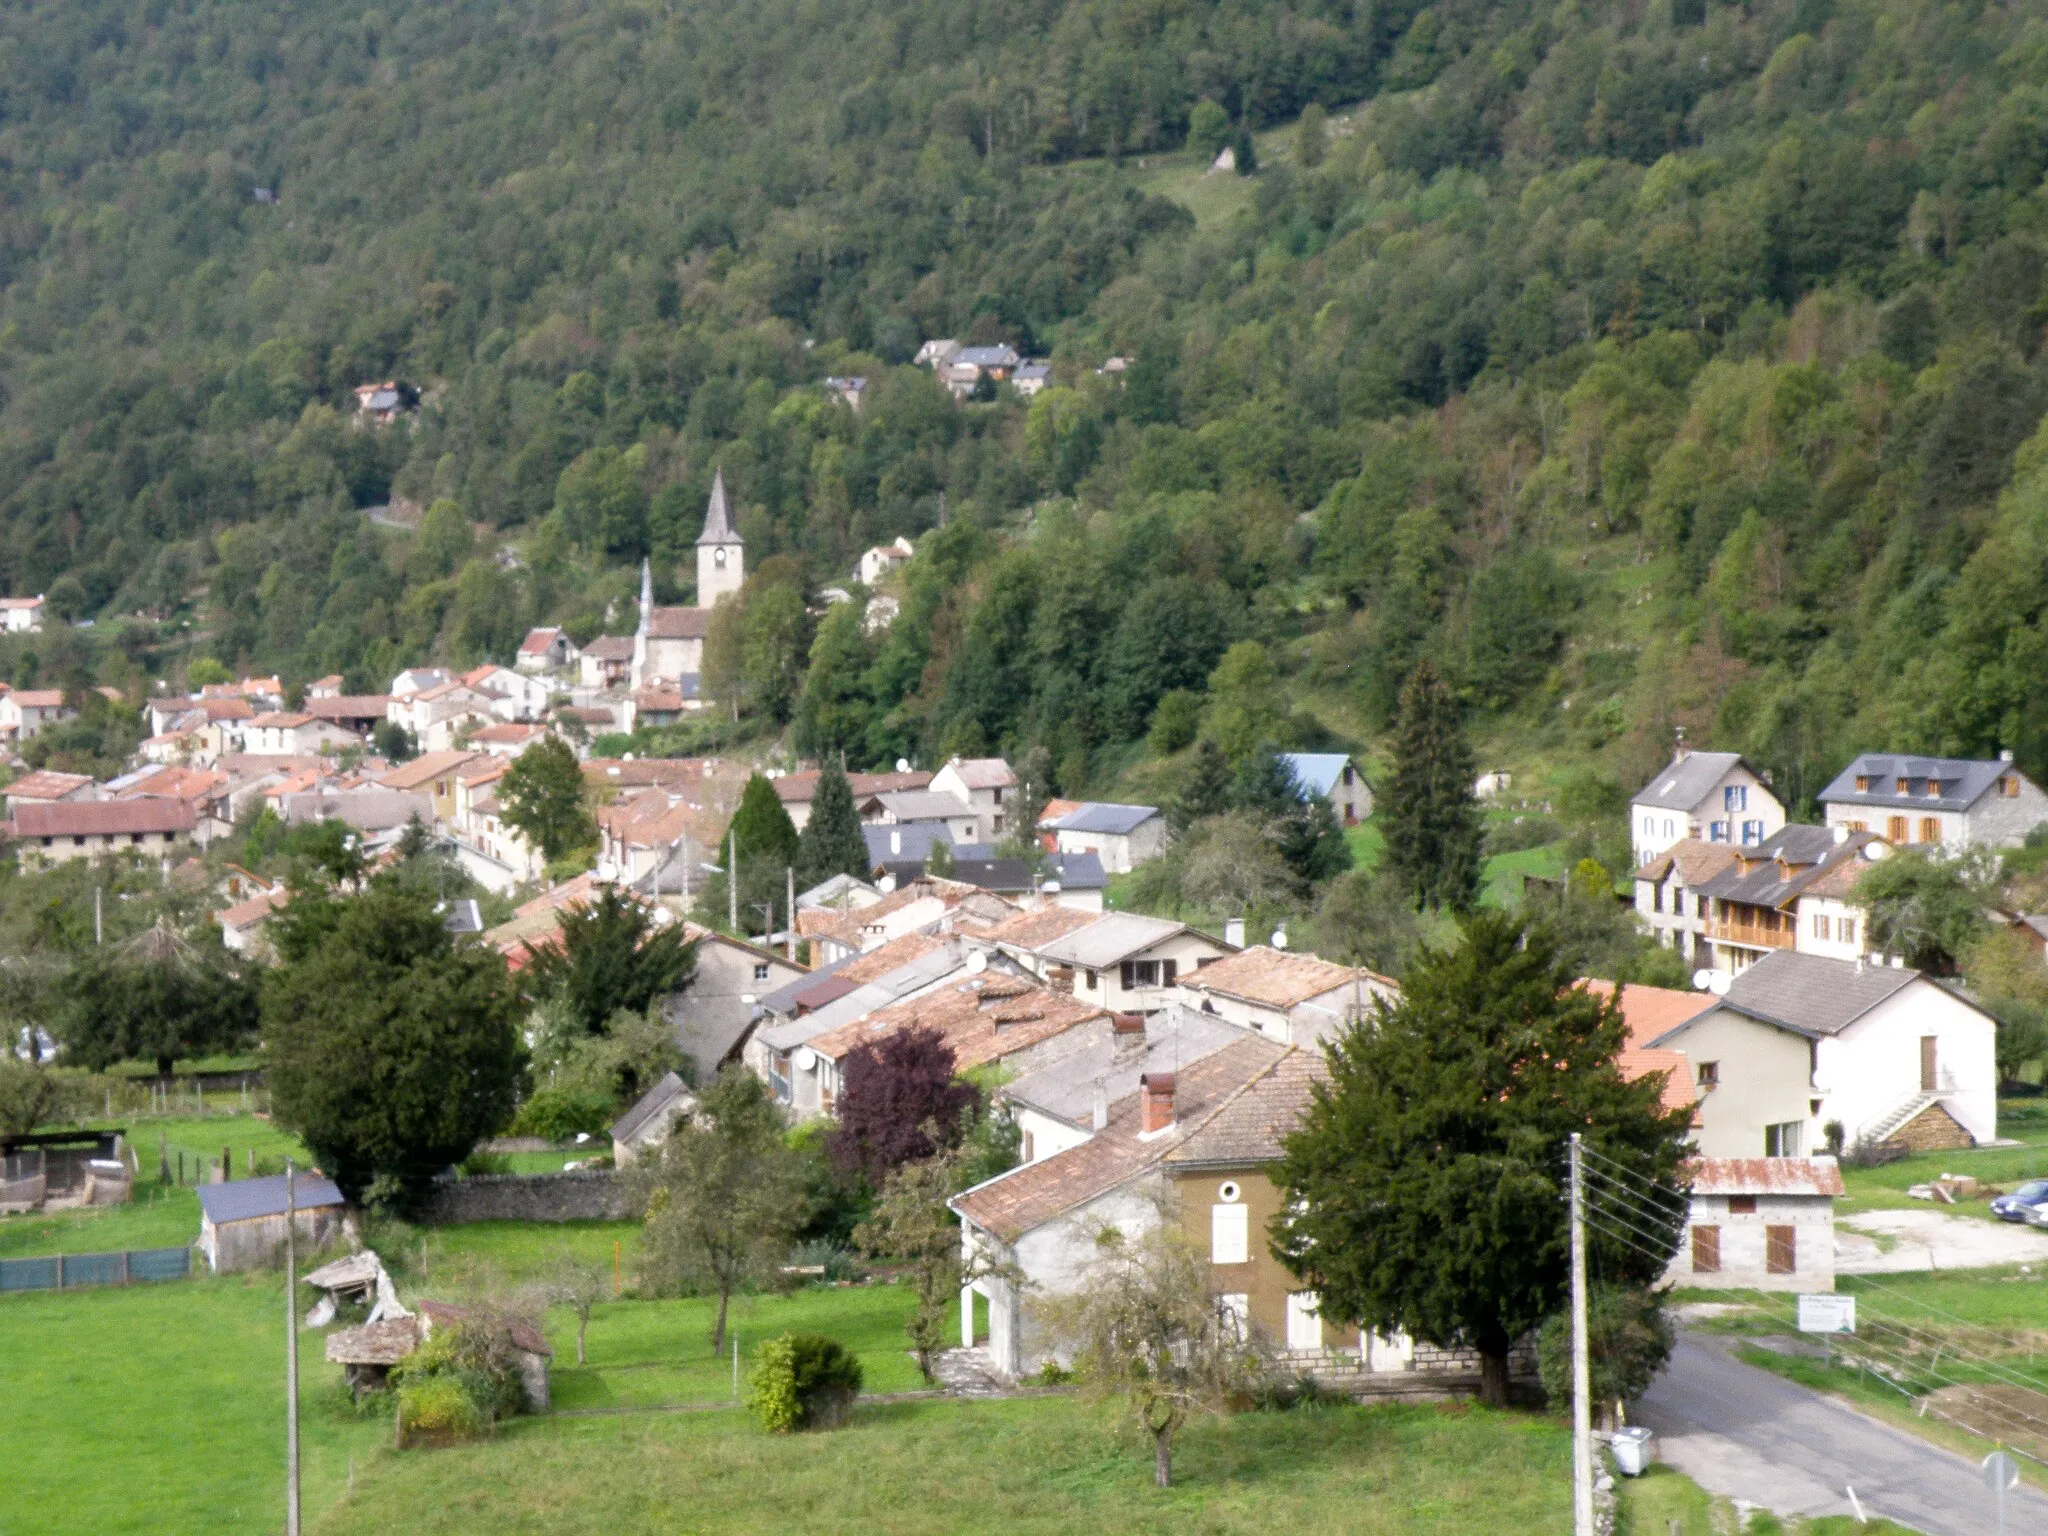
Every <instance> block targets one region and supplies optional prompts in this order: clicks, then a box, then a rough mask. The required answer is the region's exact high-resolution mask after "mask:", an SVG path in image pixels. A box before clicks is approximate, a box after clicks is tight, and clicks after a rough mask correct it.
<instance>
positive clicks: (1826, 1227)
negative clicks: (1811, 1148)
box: [1665, 1157, 1842, 1291]
mask: <svg viewBox="0 0 2048 1536" xmlns="http://www.w3.org/2000/svg"><path fill="white" fill-rule="evenodd" d="M1685 1172H1686V1173H1687V1174H1688V1175H1689V1176H1690V1177H1691V1180H1692V1199H1691V1205H1690V1207H1689V1209H1688V1210H1687V1212H1686V1232H1685V1241H1684V1242H1683V1243H1682V1244H1681V1245H1680V1247H1679V1250H1678V1253H1677V1256H1676V1257H1674V1258H1673V1259H1672V1261H1671V1267H1670V1268H1669V1269H1667V1270H1666V1271H1665V1278H1666V1279H1667V1280H1669V1281H1670V1282H1671V1283H1672V1284H1674V1285H1684V1286H1693V1287H1700V1288H1709V1289H1721V1290H1744V1291H1832V1290H1833V1289H1834V1288H1835V1197H1836V1196H1838V1195H1840V1194H1841V1193H1842V1170H1841V1169H1840V1167H1839V1166H1837V1164H1836V1162H1835V1160H1834V1159H1833V1158H1831V1157H1703V1158H1699V1159H1697V1160H1695V1161H1693V1162H1690V1163H1688V1164H1686V1166H1685Z"/></svg>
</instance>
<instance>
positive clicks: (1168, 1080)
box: [1138, 1072, 1173, 1136]
mask: <svg viewBox="0 0 2048 1536" xmlns="http://www.w3.org/2000/svg"><path fill="white" fill-rule="evenodd" d="M1138 1093H1139V1103H1138V1130H1139V1133H1140V1134H1141V1135H1145V1136H1152V1135H1156V1134H1157V1133H1159V1132H1160V1131H1165V1130H1171V1129H1172V1128H1173V1074H1172V1073H1171V1072H1147V1073H1146V1074H1145V1075H1144V1076H1142V1077H1140V1078H1139V1079H1138Z"/></svg>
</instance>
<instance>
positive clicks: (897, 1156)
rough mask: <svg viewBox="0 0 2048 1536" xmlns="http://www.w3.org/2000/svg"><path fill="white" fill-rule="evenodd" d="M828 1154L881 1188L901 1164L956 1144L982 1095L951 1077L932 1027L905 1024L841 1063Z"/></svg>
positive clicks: (948, 1051)
mask: <svg viewBox="0 0 2048 1536" xmlns="http://www.w3.org/2000/svg"><path fill="white" fill-rule="evenodd" d="M842 1076H843V1079H844V1087H843V1089H842V1091H841V1093H840V1095H839V1102H838V1115H839V1128H838V1129H837V1130H836V1131H834V1132H833V1134H832V1143H831V1147H832V1160H833V1162H834V1163H836V1164H837V1165H838V1167H839V1169H840V1171H841V1172H842V1173H843V1174H846V1175H849V1176H854V1177H860V1178H865V1179H866V1180H867V1181H868V1184H869V1186H870V1187H871V1188H875V1189H879V1188H881V1186H882V1183H883V1181H884V1180H886V1179H887V1178H888V1177H889V1175H890V1174H892V1173H893V1172H895V1171H896V1170H897V1169H898V1168H900V1167H902V1166H903V1165H904V1164H905V1163H913V1162H918V1161H920V1160H922V1159H924V1158H928V1157H931V1156H933V1155H934V1154H935V1153H938V1152H943V1151H946V1150H948V1149H949V1148H951V1147H954V1146H956V1145H958V1143H959V1140H960V1134H961V1132H962V1130H963V1129H964V1128H965V1126H966V1124H967V1122H968V1120H969V1118H970V1117H971V1116H972V1115H973V1113H974V1109H975V1106H976V1104H977V1102H978V1100H979V1095H978V1094H977V1093H976V1092H975V1091H974V1087H973V1085H972V1084H970V1083H964V1082H962V1081H960V1079H959V1078H957V1077H955V1076H954V1075H953V1049H952V1047H951V1046H949V1045H947V1044H946V1042H945V1039H944V1037H942V1036H941V1035H940V1034H939V1032H938V1031H937V1030H935V1029H905V1030H899V1031H897V1032H896V1033H895V1034H892V1035H889V1036H887V1037H885V1038H884V1039H881V1040H879V1041H876V1042H874V1043H872V1044H869V1045H864V1046H862V1047H860V1049H858V1050H856V1051H854V1052H852V1053H851V1054H850V1055H849V1056H848V1057H847V1058H846V1061H845V1065H844V1067H843V1068H842Z"/></svg>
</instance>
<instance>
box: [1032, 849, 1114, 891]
mask: <svg viewBox="0 0 2048 1536" xmlns="http://www.w3.org/2000/svg"><path fill="white" fill-rule="evenodd" d="M1045 878H1046V879H1048V880H1057V881H1058V882H1059V883H1060V889H1061V890H1063V891H1103V890H1107V889H1109V876H1108V875H1107V874H1105V873H1104V872H1103V868H1102V860H1101V859H1100V858H1099V857H1098V856H1097V855H1095V854H1092V853H1056V854H1053V855H1052V856H1051V857H1049V858H1048V859H1047V860H1046V861H1045Z"/></svg>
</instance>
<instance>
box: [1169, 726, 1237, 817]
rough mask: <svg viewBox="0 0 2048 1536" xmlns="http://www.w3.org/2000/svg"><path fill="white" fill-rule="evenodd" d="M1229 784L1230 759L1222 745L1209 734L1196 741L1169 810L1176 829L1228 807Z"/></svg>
mask: <svg viewBox="0 0 2048 1536" xmlns="http://www.w3.org/2000/svg"><path fill="white" fill-rule="evenodd" d="M1230 787H1231V784H1230V760H1229V759H1228V758H1226V757H1225V756H1224V755H1223V749H1222V748H1221V747H1219V746H1217V745H1216V743H1215V742H1213V741H1210V740H1208V739H1206V738H1204V739H1203V740H1201V741H1198V742H1196V743H1195V754H1194V757H1193V758H1192V760H1190V762H1189V763H1188V769H1187V775H1186V777H1184V778H1183V779H1182V780H1181V781H1180V792H1179V793H1178V794H1176V795H1175V796H1174V797H1173V803H1172V804H1171V805H1169V806H1168V807H1167V810H1166V816H1167V820H1169V821H1170V822H1172V823H1173V829H1174V831H1176V832H1185V831H1187V829H1188V828H1189V827H1192V826H1193V825H1194V824H1195V823H1196V822H1198V821H1205V820H1207V819H1208V818H1209V817H1211V816H1221V815H1222V814H1223V813H1224V812H1225V811H1227V810H1229V809H1230Z"/></svg>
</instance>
